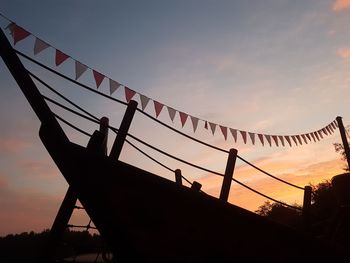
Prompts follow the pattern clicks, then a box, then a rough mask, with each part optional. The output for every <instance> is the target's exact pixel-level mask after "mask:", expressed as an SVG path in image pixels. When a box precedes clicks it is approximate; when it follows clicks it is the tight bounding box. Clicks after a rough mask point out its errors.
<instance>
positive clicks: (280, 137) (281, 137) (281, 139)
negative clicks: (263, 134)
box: [278, 136, 284, 147]
mask: <svg viewBox="0 0 350 263" xmlns="http://www.w3.org/2000/svg"><path fill="white" fill-rule="evenodd" d="M278 138H279V139H280V141H281V143H282V146H283V147H284V139H283V136H278Z"/></svg>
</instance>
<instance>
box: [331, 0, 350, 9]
mask: <svg viewBox="0 0 350 263" xmlns="http://www.w3.org/2000/svg"><path fill="white" fill-rule="evenodd" d="M349 7H350V0H336V1H335V3H334V4H333V10H334V11H342V10H344V9H347V8H349Z"/></svg>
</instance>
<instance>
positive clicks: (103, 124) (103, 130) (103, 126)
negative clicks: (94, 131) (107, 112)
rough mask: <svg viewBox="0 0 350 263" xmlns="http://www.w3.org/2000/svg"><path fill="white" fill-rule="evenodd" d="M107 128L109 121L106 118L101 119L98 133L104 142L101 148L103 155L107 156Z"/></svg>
mask: <svg viewBox="0 0 350 263" xmlns="http://www.w3.org/2000/svg"><path fill="white" fill-rule="evenodd" d="M108 126H109V119H108V118H107V117H102V118H101V120H100V132H101V133H102V134H103V135H104V136H105V140H104V141H103V144H102V145H101V146H102V148H103V149H104V154H105V155H107V143H108Z"/></svg>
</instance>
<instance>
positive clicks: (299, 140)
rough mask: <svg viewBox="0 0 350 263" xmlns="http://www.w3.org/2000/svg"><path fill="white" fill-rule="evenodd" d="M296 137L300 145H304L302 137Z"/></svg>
mask: <svg viewBox="0 0 350 263" xmlns="http://www.w3.org/2000/svg"><path fill="white" fill-rule="evenodd" d="M295 137H297V139H298V142H299V144H300V145H303V142H302V141H301V138H300V135H295Z"/></svg>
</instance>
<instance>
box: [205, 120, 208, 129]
mask: <svg viewBox="0 0 350 263" xmlns="http://www.w3.org/2000/svg"><path fill="white" fill-rule="evenodd" d="M204 128H205V129H206V130H208V122H207V121H205V123H204Z"/></svg>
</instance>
